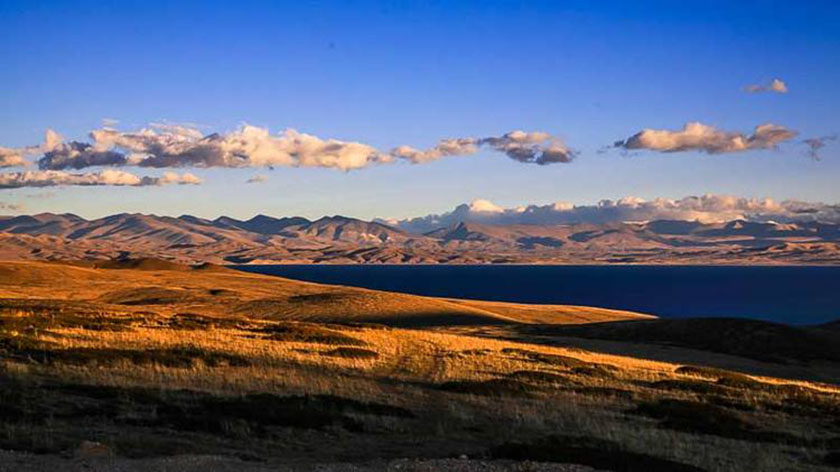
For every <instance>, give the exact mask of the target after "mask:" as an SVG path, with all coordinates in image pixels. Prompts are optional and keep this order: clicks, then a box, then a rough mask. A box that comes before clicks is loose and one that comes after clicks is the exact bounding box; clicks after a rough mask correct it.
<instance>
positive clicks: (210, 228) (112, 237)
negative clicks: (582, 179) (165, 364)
mask: <svg viewBox="0 0 840 472" xmlns="http://www.w3.org/2000/svg"><path fill="white" fill-rule="evenodd" d="M838 243H840V225H836V224H828V223H816V222H808V223H785V224H779V223H756V222H748V221H741V220H737V221H731V222H727V223H715V224H703V223H699V222H690V221H665V220H663V221H652V222H647V223H605V224H591V223H582V224H560V225H526V224H517V225H504V226H502V225H488V224H479V223H473V222H461V223H457V224H454V225H451V226H447V227H442V228H438V229H436V230H434V231H430V232H427V233H425V234H415V233H411V232H408V231H405V230H403V229H399V228H396V227H393V226H390V225H388V224H384V223H382V222H376V221H373V222H370V221H363V220H358V219H355V218H348V217H344V216H330V217H324V218H320V219H318V220H315V221H310V220H308V219H306V218H302V217H284V218H275V217H271V216H266V215H257V216H255V217H253V218H251V219H249V220H244V221H243V220H237V219H234V218H229V217H220V218H217V219H215V220H209V219H204V218H199V217H195V216H190V215H183V216H180V217H177V218H174V217H168V216H155V215H142V214H126V213H123V214H118V215H111V216H107V217H104V218H98V219H94V220H86V219H84V218H81V217H79V216H76V215H72V214H51V213H42V214H38V215H31V216H29V215H24V216H15V217H5V218H0V258H3V259H44V260H54V259H109V258H124V257H159V258H166V259H171V260H175V261H180V262H190V263H196V262H213V263H347V264H350V263H390V264H412V263H425V264H434V263H529V264H540V263H650V264H671V263H681V264H697V263H715V264H727V263H733V264H734V263H737V264H756V263H761V264H836V263H838V262H840V247H838Z"/></svg>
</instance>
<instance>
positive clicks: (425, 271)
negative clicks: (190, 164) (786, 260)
mask: <svg viewBox="0 0 840 472" xmlns="http://www.w3.org/2000/svg"><path fill="white" fill-rule="evenodd" d="M236 268H237V269H240V270H244V271H248V272H256V273H261V274H268V275H276V276H281V277H288V278H292V279H298V280H307V281H311V282H320V283H327V284H339V285H352V286H357V287H365V288H372V289H378V290H389V291H395V292H405V293H413V294H418V295H430V296H438V297H452V298H471V299H478V300H497V301H509V302H523V303H555V304H571V305H590V306H599V307H606V308H617V309H623V310H632V311H639V312H643V313H650V314H653V315H658V316H661V317H705V316H722V317H743V318H757V319H763V320H769V321H776V322H782V323H790V324H817V323H824V322H828V321H833V320H836V319H840V267H766V266H763V267H746V266H739V267H728V266H511V265H495V266H494V265H483V266H447V265H437V266H435V265H429V266H409V265H401V266H400V265H272V266H236Z"/></svg>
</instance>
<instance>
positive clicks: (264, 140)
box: [38, 124, 575, 171]
mask: <svg viewBox="0 0 840 472" xmlns="http://www.w3.org/2000/svg"><path fill="white" fill-rule="evenodd" d="M90 138H91V141H92V142H90V143H83V142H78V141H71V142H64V141H63V140H62V139H61V138H60V136H58V135H57V134H55V133H52V134H49V135H48V140H47V141H48V142H47V143H45V144H44V145H43V146H42V148H43V150H44V155H43V157H41V159H39V161H38V164H39V166H40V168H41V169H45V170H47V169H48V170H64V169H82V168H85V167H91V166H138V167H157V168H175V167H274V166H284V167H326V168H333V169H339V170H344V171H347V170H352V169H361V168H364V167H368V166H370V165H375V164H385V163H392V162H395V161H398V160H404V161H408V162H411V163H415V164H420V163H426V162H430V161H434V160H437V159H440V158H442V157H447V156H456V155H471V154H475V153H476V152H478V151H479V149H480V148H482V147H486V148H489V149H491V150H494V151H497V152H501V153H504V154H506V155H507V156H508V157H510V158H512V159H515V160H517V161H519V162H525V163H534V164H540V165H544V164H553V163H557V162H569V161H571V159H572V158H573V157H574V154H575V153H574V151H572V150H571V149H569V148H568V147H566V146H565V145H564V144H563V143H562V142H561V141H560V140H559V139H557V138H555V137H552V136H551V135H549V134H548V133H543V132H532V133H528V132H524V131H512V132H510V133H507V134H504V135H502V136H494V137H484V138H469V137H467V138H452V139H444V140H441V141H440V142H438V143H437V144H436V145H435V146H433V147H431V148H429V149H425V150H419V149H415V148H413V147H410V146H399V147H396V148H394V149H392V150H391V151H387V152H385V151H380V150H378V149H376V148H375V147H373V146H370V145H367V144H364V143H359V142H353V141H341V140H337V139H322V138H319V137H318V136H314V135H311V134H306V133H300V132H298V131H296V130H294V129H287V130H285V131H283V132H281V133H280V134H277V135H272V134H270V133H269V131H268V130H267V129H265V128H260V127H256V126H251V125H243V126H242V127H240V128H239V129H237V130H236V131H233V132H230V133H227V134H210V135H206V136H205V135H203V134H202V133H201V132H200V131H198V130H197V129H196V128H194V127H190V126H183V125H171V124H151V125H149V126H148V127H147V128H143V129H141V130H139V131H134V132H124V131H118V130H116V129H114V128H110V127H103V128H100V129H96V130H93V131H91V132H90Z"/></svg>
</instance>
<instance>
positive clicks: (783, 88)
mask: <svg viewBox="0 0 840 472" xmlns="http://www.w3.org/2000/svg"><path fill="white" fill-rule="evenodd" d="M744 90H746V91H747V92H748V93H761V92H773V93H788V88H787V84H786V83H785V82H784V81H783V80H782V79H773V80H772V81H770V83H769V84H767V85H760V84H753V85H747V86H746V87H744Z"/></svg>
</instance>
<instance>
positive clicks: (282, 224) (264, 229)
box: [213, 215, 310, 234]
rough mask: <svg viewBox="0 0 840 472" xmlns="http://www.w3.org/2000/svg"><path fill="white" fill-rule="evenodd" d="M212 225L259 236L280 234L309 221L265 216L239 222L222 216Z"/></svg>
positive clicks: (295, 217)
mask: <svg viewBox="0 0 840 472" xmlns="http://www.w3.org/2000/svg"><path fill="white" fill-rule="evenodd" d="M213 223H214V224H215V225H216V226H218V227H220V228H225V227H227V228H239V229H242V230H245V231H250V232H253V233H259V234H280V233H281V232H282V231H283V230H284V229H286V228H288V227H290V226H302V225H306V224H309V223H310V221H309V220H307V219H306V218H303V217H300V216H293V217H291V218H274V217H271V216H266V215H257V216H255V217H253V218H251V219H250V220H247V221H239V220H236V219H233V218H228V217H226V216H223V217H221V218H217V219H216V220H214V221H213Z"/></svg>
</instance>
